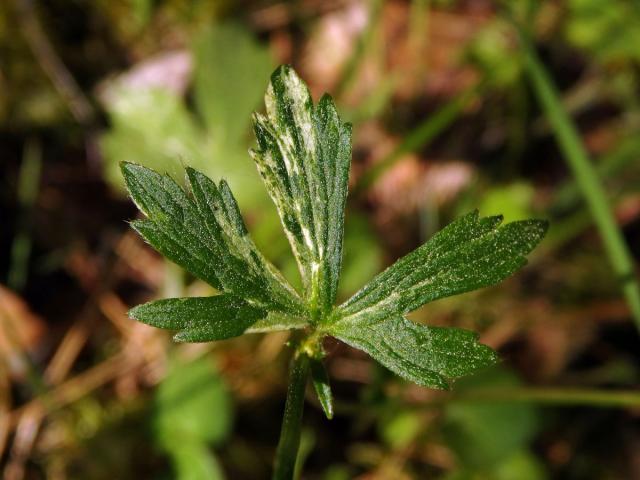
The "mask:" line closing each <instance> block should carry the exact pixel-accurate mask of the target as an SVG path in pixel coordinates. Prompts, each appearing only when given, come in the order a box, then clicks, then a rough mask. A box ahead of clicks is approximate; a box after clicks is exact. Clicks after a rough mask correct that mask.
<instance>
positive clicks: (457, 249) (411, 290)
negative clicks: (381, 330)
mask: <svg viewBox="0 0 640 480" xmlns="http://www.w3.org/2000/svg"><path fill="white" fill-rule="evenodd" d="M501 221H502V219H501V217H485V218H479V216H478V212H472V213H470V214H468V215H465V216H464V217H462V218H459V219H458V220H456V221H454V222H453V223H451V224H450V225H448V226H447V227H446V228H444V229H443V230H441V231H440V232H438V233H437V234H436V235H434V237H433V238H432V239H431V240H429V241H428V242H427V243H425V244H424V245H422V246H421V247H419V248H417V249H416V250H414V251H413V252H411V253H410V254H408V255H406V256H405V257H403V258H401V259H400V260H398V261H397V262H396V263H395V264H393V265H392V266H391V267H389V268H387V269H386V270H385V271H384V272H382V273H380V274H379V275H377V276H376V277H375V278H374V279H373V280H371V281H370V282H369V283H368V284H367V285H366V286H365V287H364V288H362V289H361V290H360V291H359V292H358V293H356V294H355V295H354V296H353V297H351V299H349V300H347V301H346V302H345V303H344V304H343V305H341V306H340V307H338V309H337V312H336V313H335V314H334V316H333V318H332V319H331V321H338V322H340V323H354V324H355V323H361V322H362V321H364V322H365V323H366V322H370V321H375V320H385V319H387V318H390V317H394V316H397V315H402V314H404V313H407V312H410V311H412V310H415V309H416V308H418V307H420V306H422V305H424V304H425V303H428V302H432V301H434V300H437V299H439V298H444V297H448V296H451V295H456V294H459V293H464V292H468V291H471V290H475V289H478V288H481V287H486V286H489V285H494V284H496V283H498V282H499V281H501V280H503V279H505V278H506V277H508V276H509V275H511V274H512V273H514V272H515V271H516V270H518V269H519V268H520V267H522V266H523V265H524V264H525V263H526V258H525V255H526V254H527V253H529V252H530V251H531V250H533V248H534V247H535V246H536V245H537V244H538V243H539V242H540V240H542V237H543V236H544V234H545V232H546V230H547V223H546V222H544V221H540V220H524V221H518V222H512V223H508V224H506V225H503V226H500V223H501Z"/></svg>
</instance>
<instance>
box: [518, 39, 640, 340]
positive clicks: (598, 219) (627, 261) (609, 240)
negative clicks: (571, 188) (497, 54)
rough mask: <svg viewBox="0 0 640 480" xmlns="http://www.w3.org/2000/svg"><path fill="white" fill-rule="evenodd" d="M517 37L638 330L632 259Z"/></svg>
mask: <svg viewBox="0 0 640 480" xmlns="http://www.w3.org/2000/svg"><path fill="white" fill-rule="evenodd" d="M520 38H521V41H522V46H523V50H524V57H525V69H526V73H527V75H528V77H529V79H530V81H531V84H532V85H533V89H534V91H535V94H536V96H537V97H538V100H539V101H540V103H541V105H542V107H543V109H544V112H545V114H546V116H547V118H548V120H549V123H550V124H551V126H552V127H553V131H554V134H555V136H556V139H557V141H558V144H559V146H560V148H561V150H562V153H563V155H564V158H565V160H566V161H567V163H568V164H569V167H570V168H571V171H572V173H573V176H574V177H575V180H576V183H577V185H578V187H579V189H580V191H581V192H582V195H583V196H584V198H585V200H586V202H587V205H588V206H589V210H590V211H591V216H592V217H593V220H594V222H595V224H596V226H597V227H598V230H599V232H600V235H601V237H602V240H603V243H604V247H605V251H606V253H607V256H608V257H609V261H610V262H611V264H612V266H613V269H614V271H615V273H616V276H617V277H618V280H619V282H620V284H621V287H622V291H623V293H624V296H625V298H626V300H627V304H628V305H629V309H630V311H631V314H632V316H633V319H634V321H635V324H636V327H637V328H638V330H640V284H639V283H638V279H637V277H636V274H635V271H634V262H633V257H632V255H631V253H630V251H629V248H628V247H627V245H626V243H625V240H624V237H623V236H622V232H621V231H620V228H618V225H617V223H616V220H615V218H614V216H613V213H612V211H611V209H610V207H609V202H608V201H607V196H606V194H605V191H604V189H603V187H602V184H601V183H600V180H599V179H598V174H597V173H596V170H595V168H594V167H593V165H592V163H591V161H590V160H589V155H588V154H587V151H586V149H585V146H584V144H583V143H582V141H581V140H580V136H579V134H578V132H577V129H576V127H575V125H574V124H573V122H572V120H571V118H569V115H568V114H567V112H566V111H565V110H564V108H563V107H562V103H561V101H560V98H559V94H558V92H557V90H556V87H555V86H554V84H553V82H552V80H551V78H550V77H549V74H548V73H547V71H546V70H545V68H544V66H543V65H542V62H541V61H540V59H539V58H538V55H537V54H536V52H535V51H534V50H533V47H532V45H531V43H530V41H529V40H528V38H527V37H526V35H525V34H524V32H521V35H520Z"/></svg>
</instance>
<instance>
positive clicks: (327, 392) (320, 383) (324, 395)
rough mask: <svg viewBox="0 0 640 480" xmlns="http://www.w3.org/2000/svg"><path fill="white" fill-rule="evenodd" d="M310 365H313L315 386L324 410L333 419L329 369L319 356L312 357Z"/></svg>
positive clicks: (312, 373) (312, 372) (312, 374)
mask: <svg viewBox="0 0 640 480" xmlns="http://www.w3.org/2000/svg"><path fill="white" fill-rule="evenodd" d="M309 365H310V366H311V379H312V380H313V388H314V389H315V391H316V395H317V396H318V400H319V401H320V405H321V406H322V411H323V412H324V414H325V415H326V416H327V418H328V419H329V420H331V419H332V418H333V399H332V395H331V386H330V385H329V376H328V375H327V370H326V369H325V368H324V365H323V363H322V361H321V360H319V359H317V358H312V359H311V360H310V364H309Z"/></svg>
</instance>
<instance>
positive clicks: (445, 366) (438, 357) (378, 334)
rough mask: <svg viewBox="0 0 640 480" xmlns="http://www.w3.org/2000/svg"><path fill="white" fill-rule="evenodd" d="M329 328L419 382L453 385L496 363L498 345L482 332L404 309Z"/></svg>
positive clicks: (349, 342) (339, 336)
mask: <svg viewBox="0 0 640 480" xmlns="http://www.w3.org/2000/svg"><path fill="white" fill-rule="evenodd" d="M328 333H330V334H331V335H333V336H334V337H336V338H338V339H339V340H342V341H343V342H345V343H346V344H348V345H351V346H352V347H354V348H358V349H360V350H362V351H364V352H366V353H368V354H369V355H371V357H373V358H374V359H376V360H377V361H378V362H380V363H381V364H382V365H384V366H385V367H387V368H388V369H389V370H391V371H392V372H394V373H396V374H397V375H399V376H401V377H403V378H405V379H407V380H410V381H412V382H414V383H417V384H418V385H424V386H427V387H434V388H444V389H446V388H448V386H449V384H448V382H447V379H450V378H457V377H461V376H463V375H466V374H468V373H470V372H473V371H474V370H477V369H479V368H482V367H486V366H489V365H492V364H493V363H495V361H496V360H497V356H496V354H495V352H494V351H493V350H491V349H490V348H489V347H487V346H486V345H482V344H480V343H478V341H477V340H478V335H477V334H475V333H474V332H470V331H468V330H462V329H458V328H443V327H427V326H424V325H419V324H417V323H414V322H411V321H409V320H407V319H406V318H404V317H403V316H401V315H396V316H392V317H389V318H385V319H379V318H378V319H376V318H375V317H374V316H372V317H370V318H366V317H363V316H358V317H354V319H353V320H351V321H349V322H345V321H339V322H337V323H334V324H333V325H331V326H330V327H329V328H328Z"/></svg>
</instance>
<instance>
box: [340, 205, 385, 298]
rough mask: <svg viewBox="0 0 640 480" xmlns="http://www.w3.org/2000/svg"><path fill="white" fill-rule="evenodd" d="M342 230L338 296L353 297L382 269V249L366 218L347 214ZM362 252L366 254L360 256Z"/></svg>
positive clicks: (352, 213) (357, 214)
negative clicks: (342, 240) (341, 256)
mask: <svg viewBox="0 0 640 480" xmlns="http://www.w3.org/2000/svg"><path fill="white" fill-rule="evenodd" d="M347 219H348V221H347V222H346V223H345V228H344V260H343V265H342V274H341V275H340V288H339V290H338V293H339V295H340V296H341V297H342V298H347V297H348V296H350V295H353V294H354V293H355V291H356V290H357V289H358V288H360V286H362V285H363V284H364V283H366V282H367V280H369V279H370V278H372V277H373V276H374V275H376V274H377V273H379V272H380V270H381V269H382V266H383V264H382V256H383V251H382V247H381V246H380V244H379V243H378V240H377V237H376V233H375V232H374V231H373V229H372V228H371V226H370V225H369V221H368V220H367V218H366V217H365V216H364V215H362V214H359V213H357V212H354V211H349V212H348V213H347ZM362 252H367V254H366V255H362Z"/></svg>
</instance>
